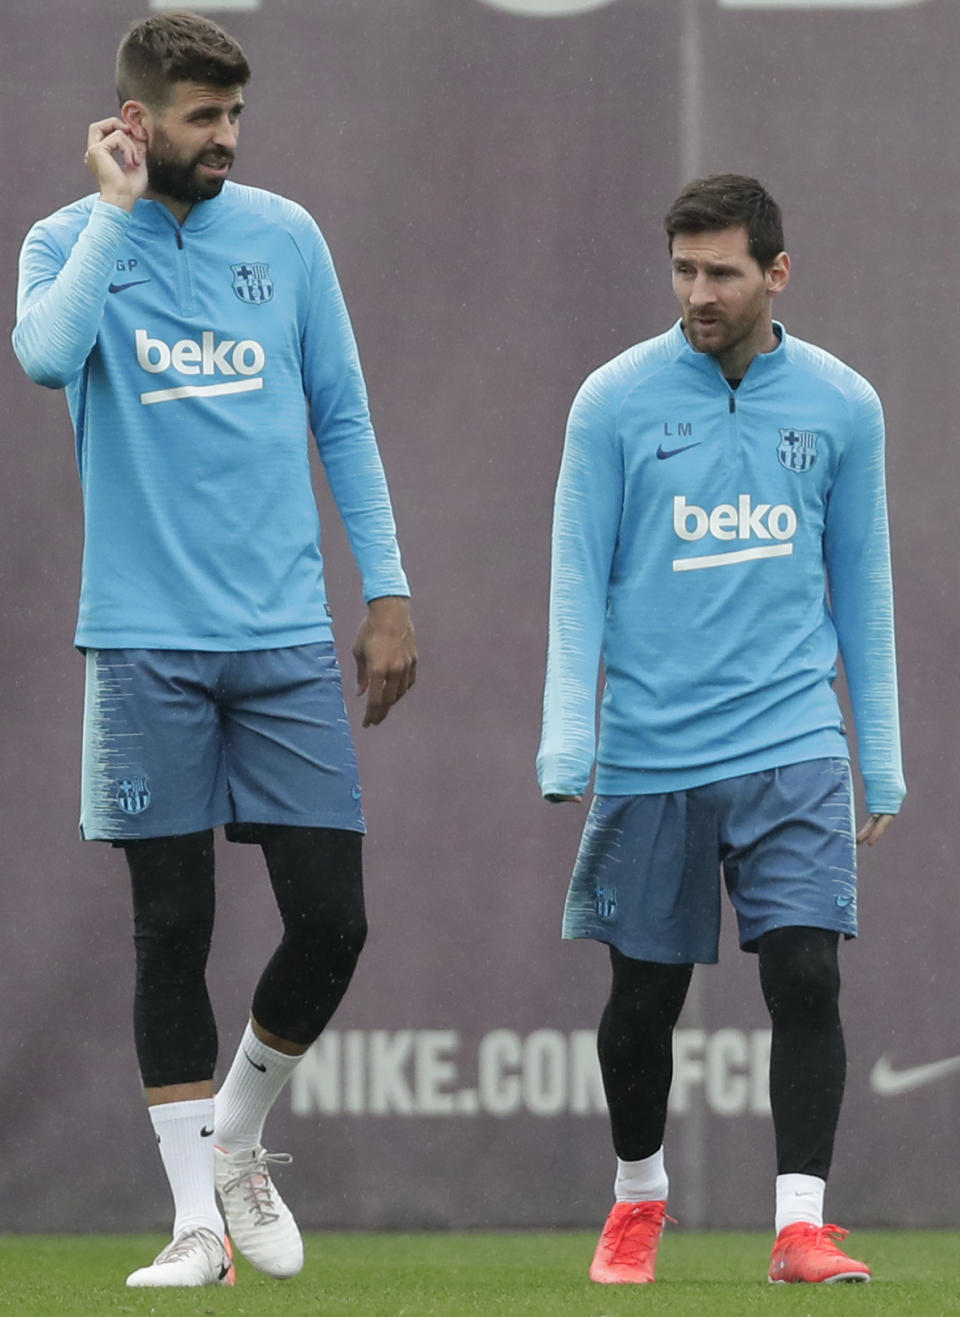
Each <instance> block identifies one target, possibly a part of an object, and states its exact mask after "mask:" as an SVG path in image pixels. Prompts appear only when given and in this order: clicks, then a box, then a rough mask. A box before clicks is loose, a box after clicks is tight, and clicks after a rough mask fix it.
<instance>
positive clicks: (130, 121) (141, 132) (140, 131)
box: [120, 101, 150, 142]
mask: <svg viewBox="0 0 960 1317" xmlns="http://www.w3.org/2000/svg"><path fill="white" fill-rule="evenodd" d="M120 118H121V119H122V120H123V122H124V123H125V124H126V125H127V127H128V128H129V129H130V135H131V137H132V138H133V139H134V141H135V142H146V141H147V140H148V137H149V133H148V128H149V124H150V111H149V110H148V109H147V107H146V106H145V105H144V104H143V102H142V101H124V103H123V105H122V106H121V107H120Z"/></svg>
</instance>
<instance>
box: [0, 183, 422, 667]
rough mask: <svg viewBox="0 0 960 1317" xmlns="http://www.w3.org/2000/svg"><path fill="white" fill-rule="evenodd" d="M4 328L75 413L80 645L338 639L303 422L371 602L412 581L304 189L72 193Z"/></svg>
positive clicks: (25, 263)
mask: <svg viewBox="0 0 960 1317" xmlns="http://www.w3.org/2000/svg"><path fill="white" fill-rule="evenodd" d="M13 344H14V349H15V351H16V353H17V356H18V357H19V359H20V361H21V363H22V365H23V367H24V369H25V370H26V372H27V374H28V375H30V377H31V378H32V379H34V380H35V381H36V382H37V383H38V384H43V385H46V386H47V387H48V388H66V391H67V401H68V404H69V408H70V415H71V418H72V420H73V424H74V427H75V430H76V439H77V460H78V463H79V467H80V477H81V481H82V484H83V502H84V521H85V545H84V557H83V577H82V586H81V593H80V611H79V622H78V626H77V632H76V642H77V644H78V645H81V646H84V647H86V646H89V647H92V648H96V649H101V648H124V647H131V648H151V649H198V650H249V649H270V648H275V647H280V646H288V645H299V644H305V643H308V642H311V641H316V640H328V639H330V637H331V627H330V620H329V616H328V608H327V602H326V592H325V587H324V580H323V559H322V556H321V552H320V522H319V516H318V513H317V507H316V502H315V500H314V496H313V491H312V487H311V480H310V468H309V454H308V428H307V427H308V422H309V424H310V425H311V426H312V429H313V432H314V434H315V436H316V441H317V446H318V449H319V452H320V456H321V459H322V462H323V466H324V469H325V471H326V476H327V480H328V482H329V484H330V487H331V490H332V492H333V496H334V499H335V500H336V503H337V506H338V508H339V510H340V513H341V515H342V517H343V520H344V523H345V525H346V529H347V533H348V535H349V539H350V544H351V547H352V549H353V553H354V556H355V557H356V560H357V564H358V566H359V569H360V572H361V575H362V578H363V590H364V596H365V598H366V599H367V600H368V601H369V600H370V599H374V598H378V597H380V596H383V595H407V594H409V590H408V587H407V582H406V578H405V576H404V573H403V569H402V567H401V563H400V554H399V550H398V548H397V542H396V531H395V526H394V519H393V512H392V509H391V506H390V497H389V493H388V490H387V485H386V480H385V478H384V473H383V467H382V464H381V461H380V455H379V452H378V449H377V443H376V438H375V436H374V432H373V427H372V425H371V422H370V415H369V409H368V405H367V395H366V388H365V386H364V381H363V376H362V373H361V369H360V361H359V358H358V355H357V349H356V344H355V341H354V337H353V331H352V329H351V326H350V321H349V317H348V314H347V310H346V307H345V305H344V301H343V297H342V294H341V292H340V287H339V284H338V282H337V276H336V273H335V271H334V268H333V263H332V261H331V259H330V253H329V251H328V249H327V246H326V243H325V242H324V240H323V237H322V235H321V233H320V231H319V229H318V228H317V226H316V224H315V223H314V221H313V220H312V218H311V217H310V216H309V215H308V214H307V212H306V211H305V210H303V209H302V208H301V207H300V206H298V205H296V204H294V203H293V202H291V201H288V200H286V199H285V198H283V197H279V196H276V195H274V194H273V193H270V192H264V191H262V190H260V189H258V188H249V187H243V186H240V185H238V184H235V183H226V184H225V185H224V187H223V190H222V192H221V193H220V195H219V196H217V197H215V198H214V199H212V200H210V201H204V202H201V203H198V204H197V205H195V206H194V207H193V209H192V210H191V211H190V213H189V215H188V216H187V219H186V221H185V222H184V224H183V225H182V226H180V225H179V224H178V223H177V220H176V219H175V217H174V215H173V214H172V213H171V211H170V210H169V209H168V208H167V207H166V206H165V205H163V204H161V203H160V202H156V201H148V200H140V201H138V202H137V204H136V207H135V209H134V212H133V214H132V215H131V214H129V213H128V212H127V211H125V210H123V209H121V208H120V207H117V206H112V205H110V204H108V203H105V202H103V201H100V200H99V198H98V197H96V196H90V197H85V198H84V199H83V200H81V201H78V202H76V203H74V204H73V205H70V206H66V207H65V208H63V209H62V210H59V211H57V212H56V213H55V214H54V215H51V216H50V217H49V218H47V219H45V220H42V221H40V223H38V224H36V225H34V227H33V228H32V229H31V231H30V233H29V234H28V235H27V238H26V241H25V243H24V246H23V251H22V253H21V259H20V286H19V297H18V306H17V325H16V328H15V329H14V332H13Z"/></svg>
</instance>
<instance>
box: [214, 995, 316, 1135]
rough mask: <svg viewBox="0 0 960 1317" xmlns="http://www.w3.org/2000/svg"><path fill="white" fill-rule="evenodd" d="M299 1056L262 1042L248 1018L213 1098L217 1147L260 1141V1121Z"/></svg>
mask: <svg viewBox="0 0 960 1317" xmlns="http://www.w3.org/2000/svg"><path fill="white" fill-rule="evenodd" d="M300 1060H301V1057H299V1056H287V1055H286V1054H285V1053H283V1052H276V1051H274V1049H273V1048H272V1047H268V1046H267V1045H266V1043H262V1042H261V1041H260V1039H259V1038H258V1037H257V1035H256V1034H255V1033H254V1032H253V1028H252V1027H251V1024H250V1021H249V1020H248V1021H247V1027H246V1029H244V1031H243V1037H242V1038H241V1039H240V1046H239V1047H238V1048H237V1054H236V1056H235V1057H234V1058H233V1065H232V1066H231V1067H230V1070H229V1071H228V1073H227V1077H226V1079H225V1080H224V1081H223V1084H222V1085H221V1087H220V1092H219V1093H218V1094H217V1096H216V1099H215V1103H216V1131H217V1134H216V1143H217V1147H218V1148H222V1149H223V1151H224V1152H245V1151H246V1150H247V1149H248V1148H256V1147H257V1146H258V1145H259V1144H260V1142H261V1138H262V1135H263V1122H264V1121H265V1120H266V1119H267V1116H268V1115H269V1112H270V1108H271V1107H272V1106H273V1104H274V1102H276V1100H277V1097H278V1096H279V1094H280V1090H281V1089H282V1088H283V1086H284V1084H285V1083H286V1082H287V1080H288V1079H289V1078H290V1076H291V1075H292V1074H293V1072H294V1070H295V1069H296V1068H297V1065H298V1063H299V1062H300Z"/></svg>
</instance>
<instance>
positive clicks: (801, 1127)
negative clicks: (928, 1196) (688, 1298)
mask: <svg viewBox="0 0 960 1317" xmlns="http://www.w3.org/2000/svg"><path fill="white" fill-rule="evenodd" d="M665 227H666V231H667V235H668V238H669V244H670V255H671V265H672V274H673V289H674V293H675V295H676V297H677V301H678V303H679V306H680V312H681V319H680V321H679V323H677V324H676V325H674V327H673V328H672V329H670V330H669V331H668V332H667V333H665V334H661V335H660V336H659V337H657V338H653V339H649V340H647V341H646V342H644V343H640V344H638V345H637V346H635V347H632V348H630V349H628V350H627V351H626V352H624V353H622V354H621V355H620V356H618V357H616V358H615V359H614V360H613V361H611V362H608V363H607V364H606V365H605V366H601V367H600V369H599V370H597V371H595V372H594V373H593V374H592V375H591V376H590V377H589V379H588V380H587V381H586V383H585V384H584V385H583V387H582V388H581V390H580V392H579V393H578V395H577V398H576V400H575V401H574V404H573V408H572V410H571V413H570V420H569V424H568V428H567V437H566V443H565V446H564V455H563V462H562V464H561V470H560V478H559V483H558V486H557V498H556V509H555V518H554V532H553V571H552V587H551V606H550V647H549V657H548V662H547V681H546V693H545V699H544V720H543V739H542V742H541V746H540V756H539V760H538V771H539V777H540V784H541V788H542V791H543V794H544V796H545V797H546V798H547V799H548V800H551V801H578V800H580V799H581V798H582V796H583V793H584V791H585V790H586V788H587V785H588V782H589V779H590V775H591V772H592V771H593V768H594V764H595V763H596V777H595V784H594V786H595V793H596V794H595V796H594V799H593V802H592V805H591V808H590V812H589V815H588V818H587V821H586V825H585V828H584V832H583V838H582V841H581V845H580V851H579V855H578V857H577V861H576V865H575V868H574V873H573V877H572V879H571V883H570V889H569V892H568V896H567V904H566V911H565V917H564V936H565V937H570V938H578V937H588V938H594V939H596V940H597V941H600V942H603V943H606V944H607V945H608V947H609V953H610V961H611V968H612V988H611V993H610V997H609V1000H608V1003H607V1006H606V1009H605V1011H604V1014H603V1017H602V1019H601V1022H600V1028H599V1033H598V1051H599V1057H600V1067H601V1071H602V1074H603V1083H604V1091H605V1094H606V1098H607V1105H608V1107H609V1111H610V1121H611V1127H612V1133H613V1143H614V1148H615V1151H616V1154H617V1159H618V1160H617V1175H616V1180H615V1186H614V1197H615V1203H614V1206H613V1208H612V1210H611V1212H610V1214H609V1216H608V1218H607V1223H606V1226H605V1227H604V1230H603V1233H602V1235H601V1237H600V1241H599V1243H598V1245H597V1249H596V1254H595V1256H594V1259H593V1263H592V1266H591V1269H590V1275H591V1278H592V1279H593V1280H594V1281H597V1282H599V1283H601V1284H603V1283H621V1282H622V1283H645V1282H649V1281H652V1280H653V1279H654V1263H655V1258H656V1251H657V1245H658V1243H659V1240H660V1235H661V1232H662V1230H663V1224H664V1220H665V1219H666V1199H667V1188H668V1179H667V1172H666V1166H665V1162H664V1152H663V1136H664V1129H665V1124H666V1111H667V1099H668V1095H669V1092H670V1082H671V1077H672V1049H671V1041H672V1035H673V1029H674V1026H675V1024H676V1021H677V1018H678V1016H679V1014H680V1010H681V1007H682V1006H683V1002H684V998H685V996H686V992H687V988H688V986H689V983H690V978H691V974H692V972H693V966H694V964H695V963H697V962H699V963H706V964H709V963H712V962H714V961H716V959H717V945H718V934H719V927H720V877H719V873H720V870H721V868H722V871H723V878H724V880H725V884H726V887H727V890H728V892H729V895H730V898H731V900H732V902H733V905H734V907H735V909H736V912H737V919H738V924H739V933H740V944H741V946H742V947H743V949H744V950H745V951H751V952H756V953H757V959H758V964H759V972H760V982H761V987H762V990H763V995H764V1000H765V1002H766V1005H767V1008H768V1010H769V1012H770V1017H771V1024H772V1053H771V1061H770V1101H771V1106H772V1109H773V1124H774V1132H775V1136H776V1153H777V1170H778V1174H777V1181H776V1208H775V1228H776V1240H775V1244H774V1248H773V1256H772V1258H771V1262H770V1269H769V1277H770V1279H771V1280H772V1281H798V1282H808V1283H823V1282H826V1283H830V1282H834V1281H841V1280H849V1281H865V1280H869V1279H870V1270H869V1268H868V1267H867V1266H866V1265H865V1264H864V1263H862V1262H858V1261H856V1260H855V1259H853V1258H850V1257H848V1256H847V1255H846V1254H845V1253H844V1252H843V1251H842V1249H840V1248H839V1247H838V1243H839V1241H841V1240H842V1239H843V1237H844V1234H845V1232H844V1231H841V1230H839V1229H838V1228H837V1227H836V1226H833V1225H829V1224H827V1225H825V1224H824V1219H823V1199H824V1188H825V1183H826V1179H827V1174H828V1172H829V1169H830V1161H831V1156H832V1152H833V1141H834V1133H835V1130H836V1127H837V1119H838V1116H839V1113H840V1103H841V1099H842V1096H843V1087H844V1077H845V1065H846V1060H845V1052H844V1041H843V1032H842V1029H841V1024H840V1015H839V1007H838V998H839V985H840V975H839V969H838V956H837V950H838V946H837V944H838V941H839V938H840V935H841V934H842V935H843V936H844V937H848V938H849V937H853V936H855V934H856V932H857V914H856V852H855V846H856V842H866V843H867V844H868V845H873V844H874V843H875V842H876V841H878V840H879V839H880V837H882V836H883V834H884V832H885V831H886V829H887V827H888V825H889V823H890V820H891V816H892V815H894V814H896V813H897V811H898V809H899V807H900V803H901V800H902V798H903V795H904V784H903V776H902V772H901V766H900V744H899V727H898V715H897V691H896V669H895V662H894V643H893V612H892V589H891V577H890V559H889V546H888V533H887V515H886V496H885V489H884V472H883V448H884V427H883V416H882V413H881V409H880V404H879V401H878V399H877V396H876V394H875V393H874V391H873V389H872V388H871V387H870V385H869V384H868V383H867V382H866V380H864V379H863V378H862V377H861V376H859V375H857V374H855V372H854V371H852V370H851V369H850V368H849V367H848V366H845V365H844V364H843V363H842V362H840V361H837V360H836V358H834V357H831V356H829V355H828V354H827V353H826V352H823V351H822V350H821V349H819V348H816V347H813V346H811V345H810V344H808V343H803V342H801V341H800V340H799V339H795V338H793V337H791V336H790V335H788V334H787V332H786V330H785V329H784V327H783V325H781V324H779V323H777V322H776V321H774V320H773V318H772V304H773V300H774V298H775V297H777V296H779V295H780V294H781V293H782V292H783V291H784V289H785V288H786V287H787V283H788V281H789V278H790V260H789V257H788V255H787V253H786V252H785V251H784V250H783V227H782V222H781V215H780V208H779V207H778V206H777V204H776V202H775V201H774V200H773V198H772V197H770V195H769V194H768V193H767V192H766V190H765V189H764V188H762V187H761V186H760V184H759V183H758V182H757V181H756V180H755V179H751V178H745V177H743V176H740V175H716V176H713V177H710V178H705V179H698V180H696V181H695V182H693V183H691V184H689V186H688V187H686V188H685V189H684V190H683V192H682V193H681V194H680V196H679V197H678V198H677V200H676V201H675V202H674V204H673V206H672V207H671V209H670V211H669V213H668V215H667V218H666V222H665ZM838 644H839V650H840V652H841V653H842V656H843V661H844V667H845V671H846V676H847V680H848V683H849V687H850V695H851V700H852V704H853V711H854V717H855V721H856V729H857V735H858V744H859V751H860V767H861V772H862V775H863V779H864V783H865V786H866V801H867V809H868V810H869V811H870V818H869V819H868V820H867V821H866V822H865V823H864V824H863V826H862V827H861V829H860V830H859V832H858V833H855V830H854V823H853V808H852V792H851V781H850V768H849V763H848V760H849V749H848V746H847V739H846V735H845V732H844V727H843V722H842V719H841V715H840V708H839V706H838V704H837V700H836V697H835V695H834V692H833V680H834V678H835V676H836V663H837V653H838ZM601 658H602V659H603V663H604V670H605V678H606V685H605V690H604V696H603V705H602V711H601V714H600V735H599V741H598V740H597V738H596V735H595V696H596V683H597V673H598V667H599V663H600V660H601Z"/></svg>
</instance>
